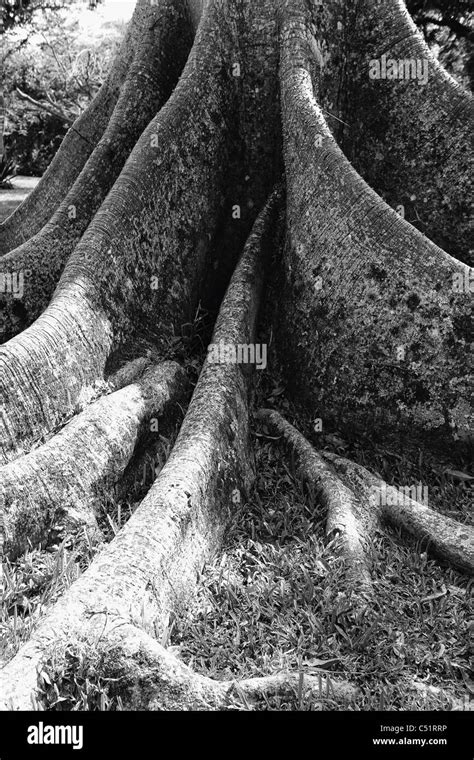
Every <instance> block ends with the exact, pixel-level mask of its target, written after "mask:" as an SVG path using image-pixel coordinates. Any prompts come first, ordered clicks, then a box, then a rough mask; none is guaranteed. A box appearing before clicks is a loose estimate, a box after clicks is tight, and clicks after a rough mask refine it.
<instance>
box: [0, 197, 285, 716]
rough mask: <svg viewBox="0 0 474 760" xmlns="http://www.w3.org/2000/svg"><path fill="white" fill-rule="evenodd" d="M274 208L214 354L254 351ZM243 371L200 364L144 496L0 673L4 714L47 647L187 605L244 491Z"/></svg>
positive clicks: (158, 623) (150, 629)
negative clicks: (226, 349) (171, 442)
mask: <svg viewBox="0 0 474 760" xmlns="http://www.w3.org/2000/svg"><path fill="white" fill-rule="evenodd" d="M277 201H278V195H276V196H275V197H274V198H273V200H272V202H271V203H270V204H269V206H268V207H267V208H266V209H265V210H264V212H263V213H262V215H261V216H260V218H259V220H258V221H257V223H256V226H255V229H254V232H253V234H252V235H251V237H250V239H249V241H248V244H247V246H246V249H245V251H244V253H243V255H242V259H241V261H240V263H239V265H238V267H237V269H236V271H235V273H234V276H233V278H232V281H231V284H230V286H229V289H228V292H227V294H226V296H225V298H224V301H223V305H222V308H221V311H220V314H219V318H218V321H217V324H216V328H215V331H214V335H213V345H219V346H220V345H225V346H238V345H241V344H243V345H248V344H251V343H252V342H253V341H254V335H255V324H256V319H257V310H258V303H259V298H260V291H261V288H262V281H263V258H264V252H265V250H266V248H267V246H268V243H269V238H270V237H271V235H272V222H273V218H274V211H275V207H276V204H277ZM249 369H250V368H249V367H247V366H243V365H239V364H235V363H226V362H225V359H224V363H215V362H214V361H212V360H211V357H209V359H208V360H206V362H205V365H204V368H203V370H202V373H201V376H200V378H199V381H198V384H197V386H196V389H195V392H194V395H193V398H192V400H191V403H190V406H189V409H188V412H187V414H186V417H185V419H184V422H183V425H182V427H181V430H180V433H179V435H178V438H177V441H176V444H175V446H174V448H173V451H172V453H171V455H170V457H169V459H168V461H167V463H166V465H165V467H164V468H163V470H162V471H161V473H160V475H159V477H158V479H157V480H156V482H155V484H154V485H153V486H152V488H151V489H150V491H149V493H148V495H147V496H146V497H145V499H144V501H143V502H142V503H141V504H140V506H139V507H138V508H137V509H136V511H135V512H134V514H133V515H132V517H131V518H130V520H129V521H128V522H127V524H126V525H125V527H124V528H123V529H122V530H121V531H120V532H119V533H118V535H117V536H116V537H115V538H114V540H113V541H112V542H111V543H110V544H109V545H108V546H107V547H106V548H105V549H104V550H103V551H102V552H101V553H100V554H99V555H98V556H97V557H96V559H95V560H94V561H93V563H92V565H91V566H90V567H89V569H88V570H87V571H86V572H85V573H84V574H83V575H82V576H81V577H80V578H79V579H78V580H77V581H76V582H75V583H74V584H73V586H72V587H71V588H70V589H69V591H68V592H67V593H66V594H65V596H64V597H63V598H62V599H61V600H60V601H59V602H58V603H57V604H56V605H55V606H54V607H53V609H52V610H51V612H50V613H49V614H48V615H47V616H46V618H45V620H44V621H43V623H42V624H41V625H40V626H39V628H38V629H37V631H36V632H35V633H34V634H33V636H32V638H31V639H30V640H29V642H28V643H27V644H26V645H25V646H23V647H22V649H21V650H20V651H19V652H18V653H17V654H16V655H15V657H14V658H13V660H12V661H11V662H10V663H9V664H7V665H6V666H5V668H4V669H3V670H2V671H1V672H0V693H1V695H2V702H1V705H2V706H3V707H4V708H5V709H10V708H11V707H13V708H14V709H27V708H29V707H30V706H31V698H32V695H34V694H35V692H36V689H37V678H38V671H39V670H41V666H42V664H43V663H44V661H45V657H46V652H47V650H48V648H50V645H51V642H54V641H57V640H58V638H63V637H66V638H67V639H69V640H82V639H84V638H88V639H89V638H90V637H91V636H92V638H94V636H95V635H96V634H97V633H98V631H100V630H101V629H103V627H104V624H105V625H106V626H107V625H109V624H111V625H112V627H116V626H118V625H120V626H122V625H124V624H127V625H128V624H129V623H132V624H133V625H135V626H136V625H138V626H139V627H141V628H142V629H143V630H144V631H146V632H147V633H149V634H152V635H158V636H159V635H161V633H160V631H162V629H163V626H164V620H165V617H166V613H167V612H168V611H169V610H175V609H181V610H182V609H183V607H184V606H186V604H187V603H188V602H189V599H190V597H192V594H193V593H194V587H195V583H196V576H197V572H198V570H199V568H200V567H201V566H202V564H203V562H204V559H205V557H206V556H208V555H209V553H210V552H211V551H212V550H214V549H215V548H216V547H217V545H218V544H219V541H220V538H221V536H222V533H223V530H224V527H225V525H226V522H227V519H228V517H229V515H230V514H231V510H232V508H233V501H232V499H233V498H234V499H235V492H236V491H237V492H239V493H240V492H243V493H245V492H246V491H248V489H249V487H250V477H251V473H252V463H251V461H250V458H249V443H248V408H247V404H248V400H247V394H248V377H249V372H248V370H249ZM99 638H100V637H99Z"/></svg>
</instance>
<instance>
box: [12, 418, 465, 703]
mask: <svg viewBox="0 0 474 760" xmlns="http://www.w3.org/2000/svg"><path fill="white" fill-rule="evenodd" d="M254 442H255V450H256V470H257V473H258V475H257V481H256V484H255V488H254V491H253V494H252V495H251V497H250V499H249V501H248V502H247V503H242V504H241V505H240V507H239V508H238V509H237V510H236V513H235V515H234V519H233V522H232V525H231V526H230V528H229V531H228V534H227V538H226V543H225V546H224V547H223V550H222V552H221V553H220V554H219V556H217V557H215V558H213V559H212V561H210V562H209V563H208V564H207V565H206V567H205V568H203V571H202V575H201V578H200V592H199V596H198V600H197V603H196V607H195V609H193V610H192V611H191V610H190V611H189V614H188V616H187V617H185V618H180V619H175V618H173V617H171V618H170V622H169V629H168V633H167V636H165V643H166V645H167V646H169V647H173V651H175V653H177V654H178V655H179V656H180V657H181V658H182V659H183V660H184V661H185V662H187V663H189V664H190V665H191V666H192V667H193V668H194V669H195V670H197V671H199V672H200V673H203V674H205V675H208V676H211V677H213V678H216V679H222V678H236V679H239V678H243V677H249V676H256V675H264V674H270V673H275V672H278V671H281V670H290V671H293V672H300V673H301V674H302V679H301V681H300V684H301V687H300V689H299V690H295V694H294V697H293V698H290V699H288V698H285V699H284V700H283V699H281V698H279V697H272V698H268V699H267V700H265V701H263V702H261V703H258V704H257V705H255V706H254V709H260V710H321V709H329V710H342V709H348V706H347V704H345V703H341V702H338V701H337V700H335V699H333V698H332V697H331V695H329V698H328V699H325V700H322V701H319V700H318V701H315V700H314V699H313V700H311V699H309V698H308V697H307V696H306V695H305V690H304V674H305V673H308V674H315V673H323V674H324V675H326V676H327V675H329V677H330V678H333V679H335V678H341V679H345V680H348V681H351V682H352V683H354V684H355V685H357V686H358V687H359V688H360V694H359V697H358V698H357V700H356V701H355V702H354V703H353V704H352V705H350V706H349V708H350V709H354V710H375V709H390V710H409V709H420V710H423V709H449V708H450V707H451V705H452V702H451V700H452V699H454V700H459V701H460V702H461V703H462V702H463V701H464V703H465V704H467V700H468V699H469V695H470V694H472V691H473V682H472V680H470V675H469V627H470V618H469V612H470V584H469V583H468V581H467V579H466V578H465V577H463V576H462V575H460V574H458V573H456V572H454V571H452V570H450V569H447V568H443V567H441V566H440V565H439V564H438V563H437V562H436V561H435V560H432V559H430V558H429V557H428V556H427V555H426V553H425V551H424V548H423V547H420V546H417V545H415V544H414V543H413V542H411V541H406V539H404V538H402V537H401V536H399V535H396V534H395V533H393V532H390V531H388V532H386V533H383V534H381V535H376V536H374V537H373V568H372V572H373V577H374V581H375V586H376V589H377V592H378V603H377V605H376V606H375V607H374V608H373V609H370V610H368V611H366V612H365V614H360V613H354V611H353V608H352V603H351V598H350V596H348V595H347V594H346V593H345V589H344V586H343V583H342V576H343V569H342V567H341V565H340V561H339V560H338V559H337V558H336V557H335V554H334V552H333V547H332V546H331V545H330V544H329V545H328V544H327V542H326V540H325V535H324V523H325V515H324V514H323V513H322V512H321V510H320V509H319V507H318V505H317V504H315V503H314V500H313V499H312V497H311V495H310V494H308V493H306V492H304V491H303V490H302V488H301V487H300V485H299V484H298V483H297V482H295V479H294V477H293V474H292V471H291V466H290V465H289V463H288V462H287V461H286V459H285V457H284V455H283V454H282V452H281V451H280V449H279V447H278V445H275V442H274V441H270V440H267V439H266V438H265V437H262V436H261V434H259V433H257V432H255V440H254ZM168 450H169V446H168V445H167V444H166V441H165V440H163V442H162V457H163V460H164V458H165V456H166V452H167V451H168ZM150 482H151V476H150ZM148 485H149V484H148ZM457 488H458V489H459V488H463V489H465V488H466V486H465V485H462V486H459V485H458V486H457ZM463 502H464V494H463V493H461V499H460V503H461V504H462V503H463ZM131 511H132V508H131V507H130V509H129V510H128V512H127V510H124V509H122V508H121V509H119V510H117V507H116V506H115V507H114V505H111V509H110V510H109V516H108V517H107V518H104V521H103V528H104V535H105V538H104V540H111V539H112V538H113V535H114V534H115V532H116V531H117V530H118V529H119V528H120V526H121V525H122V524H123V523H124V522H125V521H126V519H128V515H129V514H130V512H131ZM460 516H461V515H460ZM107 528H108V530H107ZM99 550H100V544H97V543H95V544H94V543H93V542H92V541H91V539H90V538H89V537H88V536H87V534H86V533H85V532H82V533H78V534H76V535H67V536H62V538H61V540H60V541H58V542H57V543H56V544H55V545H53V546H51V547H49V549H48V550H33V551H31V552H28V553H26V554H25V555H24V556H23V557H21V558H20V559H19V560H18V561H17V562H15V563H6V565H5V566H4V593H3V598H2V606H1V616H0V632H1V637H2V650H1V652H0V657H1V659H2V660H3V661H6V660H7V659H9V658H10V657H11V656H12V655H13V653H14V652H15V651H16V650H17V649H18V647H19V646H20V645H21V643H22V642H23V641H25V640H26V639H27V638H28V637H29V635H30V633H31V631H32V630H33V628H34V627H35V625H36V624H37V621H38V619H39V616H40V614H41V613H42V612H44V611H45V610H46V609H47V608H48V607H49V606H50V605H51V604H52V603H53V602H54V601H55V600H56V599H57V598H58V596H59V595H60V594H61V593H62V592H63V591H64V589H65V588H67V586H68V585H70V583H72V582H73V581H74V580H75V578H77V577H78V575H79V574H80V573H81V572H83V570H84V569H85V568H86V567H87V566H88V564H89V563H90V561H91V560H92V558H93V557H94V555H95V553H96V552H97V551H99ZM86 681H87V689H88V690H89V691H87V693H86V692H85V691H84V689H85V687H82V686H81V687H80V688H79V690H78V691H77V692H76V695H77V704H76V707H77V708H78V709H84V708H88V707H92V706H97V705H102V706H104V705H105V706H106V707H107V706H111V705H112V706H114V707H115V708H116V707H117V704H116V703H115V705H114V703H113V702H110V701H109V700H108V696H107V694H106V693H105V691H106V689H105V687H104V689H105V690H104V692H103V693H101V694H100V693H99V695H98V694H97V689H95V690H93V697H94V698H93V700H92V699H91V698H90V697H89V696H88V695H89V693H90V690H91V685H90V682H89V681H88V680H87V679H86ZM86 681H85V682H86ZM432 687H435V688H434V689H433V688H432ZM436 689H440V690H441V691H442V693H439V694H438V693H436ZM118 706H120V704H119V705H118Z"/></svg>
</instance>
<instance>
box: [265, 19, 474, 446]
mask: <svg viewBox="0 0 474 760" xmlns="http://www.w3.org/2000/svg"><path fill="white" fill-rule="evenodd" d="M305 24H306V17H305V15H304V13H303V14H302V15H298V14H296V15H295V16H294V17H293V16H290V17H289V18H288V20H287V21H286V22H285V23H284V24H283V26H282V57H281V85H282V111H283V124H284V150H285V162H286V169H287V220H288V235H287V245H286V250H285V252H284V264H283V272H282V275H281V276H282V279H283V284H282V289H283V293H284V295H283V302H284V307H283V308H281V309H279V311H278V314H277V318H278V319H279V323H280V327H281V330H280V352H279V355H280V357H281V359H282V363H283V364H284V366H285V367H286V368H287V369H288V373H287V374H288V380H289V383H290V386H291V388H292V390H294V391H296V392H297V393H299V398H300V399H304V400H305V401H306V402H307V403H308V405H309V407H310V408H311V410H312V413H313V414H314V416H315V417H317V418H321V419H324V420H325V421H328V420H331V419H333V420H335V421H336V424H337V425H338V427H339V428H340V429H343V427H344V425H351V426H353V425H354V424H360V425H361V426H365V427H367V428H370V429H371V430H372V431H374V430H379V429H382V426H384V425H386V426H388V427H389V428H390V429H392V430H395V429H397V428H398V429H399V430H404V431H406V430H407V429H409V430H410V431H411V433H413V431H414V430H415V431H422V430H426V429H430V430H434V429H437V428H440V427H443V426H446V427H447V426H451V429H452V430H453V429H455V430H456V429H457V432H458V434H459V435H464V434H465V433H466V432H467V431H468V430H469V428H470V426H471V424H472V411H471V410H470V407H469V405H468V389H469V384H470V373H471V370H470V367H469V359H468V357H469V350H468V346H469V343H470V327H469V325H470V316H469V313H470V305H469V296H468V293H467V292H463V291H462V289H461V288H460V289H459V290H456V289H455V283H456V282H458V281H459V282H460V281H462V282H464V281H466V278H468V277H469V270H468V267H466V266H465V265H463V264H461V263H460V262H457V261H456V260H455V259H453V258H452V257H451V256H449V255H448V254H447V253H445V252H444V251H442V250H441V249H440V248H438V247H437V246H436V245H434V243H431V242H430V241H429V240H428V239H427V238H425V237H424V236H423V235H422V234H421V233H420V232H419V231H418V230H416V229H415V228H414V227H412V226H411V225H410V224H408V223H407V222H406V221H405V220H404V219H402V218H401V217H400V216H399V215H398V214H397V213H396V212H395V211H394V210H393V209H391V208H390V207H389V206H388V205H386V204H385V203H384V202H383V201H382V200H381V198H380V197H379V196H377V195H376V193H375V192H374V191H373V190H372V189H371V188H369V187H368V185H367V184H366V183H365V182H364V181H363V180H362V178H361V177H360V176H359V175H358V174H357V173H356V171H355V170H354V169H353V168H352V166H351V164H350V163H349V162H348V160H347V159H346V158H345V156H344V155H343V153H342V152H341V150H340V148H339V147H338V146H337V144H336V142H335V140H334V138H333V136H332V135H331V132H330V130H329V129H328V127H327V125H326V122H325V119H324V117H323V114H322V112H321V109H320V107H319V106H318V104H317V102H316V100H315V97H314V92H313V86H312V81H311V76H310V70H309V63H308V49H309V48H308V36H307V32H306V26H305ZM295 336H296V338H295ZM385 429H386V428H385Z"/></svg>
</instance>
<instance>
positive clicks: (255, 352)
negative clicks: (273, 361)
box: [207, 340, 267, 369]
mask: <svg viewBox="0 0 474 760" xmlns="http://www.w3.org/2000/svg"><path fill="white" fill-rule="evenodd" d="M207 361H208V362H209V363H210V364H253V365H255V367H256V368H257V369H266V368H267V346H266V345H265V344H264V343H242V344H235V343H224V341H222V340H221V341H220V342H219V343H211V344H210V346H209V347H208V349H207Z"/></svg>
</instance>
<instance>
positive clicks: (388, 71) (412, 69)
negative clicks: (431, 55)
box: [369, 54, 429, 85]
mask: <svg viewBox="0 0 474 760" xmlns="http://www.w3.org/2000/svg"><path fill="white" fill-rule="evenodd" d="M428 76H429V70H428V60H427V59H426V58H400V59H398V60H397V59H395V58H387V56H386V55H385V54H384V55H382V56H381V57H380V58H372V59H371V60H370V61H369V78H370V79H404V80H407V79H412V80H416V81H417V82H418V84H421V85H425V84H427V82H428Z"/></svg>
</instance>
